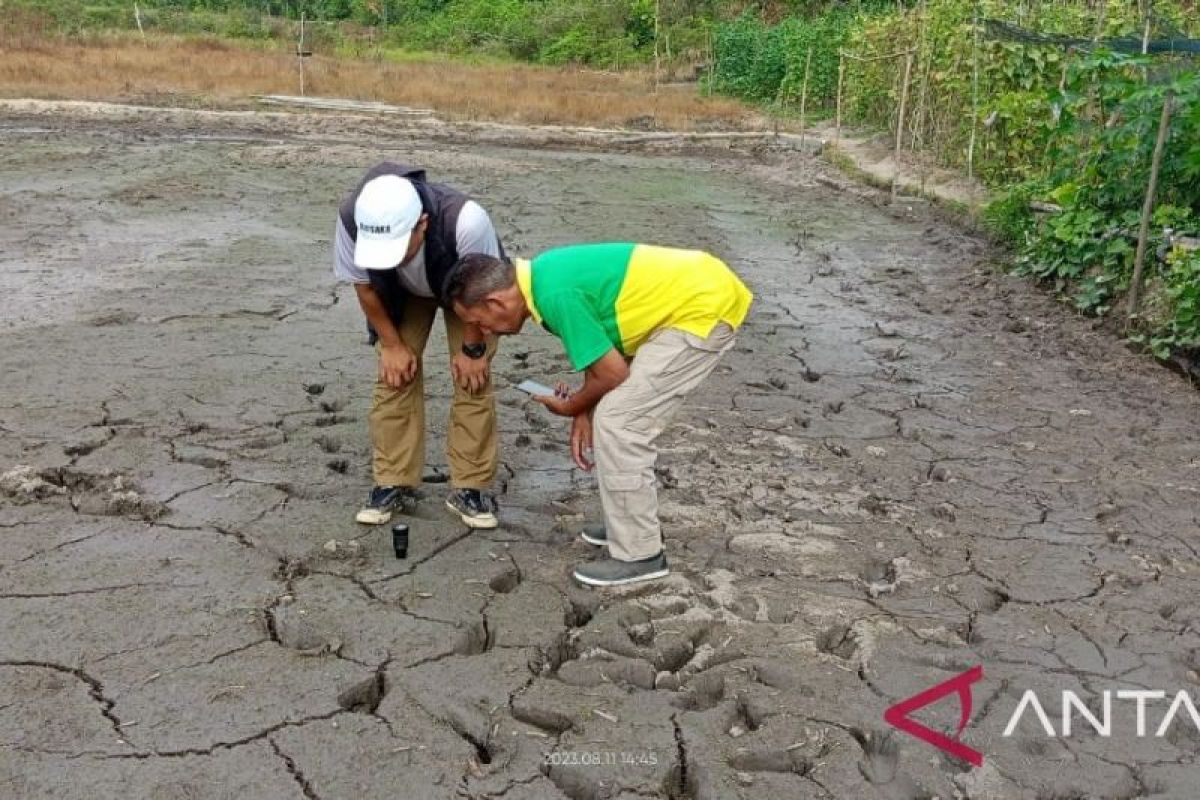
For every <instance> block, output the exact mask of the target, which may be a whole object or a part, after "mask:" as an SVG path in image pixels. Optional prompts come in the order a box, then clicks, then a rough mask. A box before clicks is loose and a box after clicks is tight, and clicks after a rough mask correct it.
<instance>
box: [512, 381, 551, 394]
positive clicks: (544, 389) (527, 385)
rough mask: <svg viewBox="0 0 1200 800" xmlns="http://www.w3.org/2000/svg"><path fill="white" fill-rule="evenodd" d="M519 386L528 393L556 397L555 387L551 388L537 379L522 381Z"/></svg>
mask: <svg viewBox="0 0 1200 800" xmlns="http://www.w3.org/2000/svg"><path fill="white" fill-rule="evenodd" d="M517 388H518V389H520V390H521V391H522V392H525V393H526V394H532V395H541V396H543V397H554V390H553V389H551V388H550V387H549V386H544V385H542V384H540V383H538V382H537V381H521V382H520V383H518V384H517Z"/></svg>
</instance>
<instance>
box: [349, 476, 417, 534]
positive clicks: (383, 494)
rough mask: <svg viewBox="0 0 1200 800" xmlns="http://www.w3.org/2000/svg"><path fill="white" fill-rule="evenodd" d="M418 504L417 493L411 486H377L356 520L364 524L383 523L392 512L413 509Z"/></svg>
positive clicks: (388, 518)
mask: <svg viewBox="0 0 1200 800" xmlns="http://www.w3.org/2000/svg"><path fill="white" fill-rule="evenodd" d="M416 505H417V493H416V491H415V490H414V489H413V488H412V487H411V486H376V487H374V488H373V489H371V494H370V495H368V497H367V504H366V505H364V506H363V507H362V508H361V509H360V510H359V512H358V513H357V514H355V515H354V520H355V521H356V522H361V523H362V524H363V525H383V524H385V523H387V521H388V520H390V519H391V518H392V512H394V511H401V512H403V511H411V510H412V509H414V508H416Z"/></svg>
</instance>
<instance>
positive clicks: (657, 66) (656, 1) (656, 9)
mask: <svg viewBox="0 0 1200 800" xmlns="http://www.w3.org/2000/svg"><path fill="white" fill-rule="evenodd" d="M658 13H659V0H654V93H655V94H658V72H659V69H661V63H660V61H659V55H658Z"/></svg>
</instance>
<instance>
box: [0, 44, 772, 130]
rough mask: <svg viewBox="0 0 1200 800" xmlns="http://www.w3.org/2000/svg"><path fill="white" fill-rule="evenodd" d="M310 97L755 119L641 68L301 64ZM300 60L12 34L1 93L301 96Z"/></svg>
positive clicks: (235, 50) (517, 113) (564, 117)
mask: <svg viewBox="0 0 1200 800" xmlns="http://www.w3.org/2000/svg"><path fill="white" fill-rule="evenodd" d="M305 73H306V93H307V94H309V95H312V96H321V97H337V98H346V99H354V100H377V101H381V102H385V103H393V104H397V105H405V106H415V107H421V108H431V109H434V110H435V111H437V112H439V114H441V115H443V116H447V117H451V118H459V119H472V120H496V121H505V122H520V123H529V124H563V125H596V126H615V127H635V128H651V127H653V128H664V129H672V130H697V129H700V130H705V129H709V130H724V129H741V128H748V127H755V126H758V125H760V124H761V122H762V120H761V118H760V117H759V115H758V114H756V113H755V111H754V109H752V108H750V107H748V106H746V105H744V104H742V103H739V102H736V101H734V100H727V99H720V98H706V97H701V96H700V95H699V93H698V92H697V89H696V87H695V85H690V84H685V85H670V86H662V87H660V88H659V91H658V92H657V93H655V92H654V91H653V86H652V84H651V82H650V80H649V77H648V76H647V75H646V74H639V73H604V72H596V71H590V70H581V69H568V68H548V67H537V66H530V65H522V64H508V63H502V64H466V63H456V62H453V61H441V60H438V61H435V60H411V61H396V60H387V59H384V58H378V59H373V60H372V59H339V58H332V57H324V56H314V57H312V58H309V59H306V60H305ZM298 93H299V77H298V71H297V59H296V57H295V56H294V55H293V54H291V53H289V52H287V51H284V50H282V49H263V48H262V47H259V48H257V49H256V48H255V47H253V46H249V45H242V44H240V43H233V42H227V41H221V40H217V39H211V38H178V37H165V36H158V37H152V38H150V39H149V40H148V42H146V43H145V44H143V43H142V42H141V41H140V40H139V39H137V38H136V36H134V37H130V36H127V35H112V36H98V37H91V38H86V39H58V38H53V37H47V36H40V35H25V36H13V37H9V41H8V42H7V45H6V46H5V47H4V48H3V49H0V96H3V97H35V98H45V99H79V100H118V101H141V102H146V101H148V100H149V101H153V100H155V99H161V98H162V97H163V96H168V97H171V98H173V101H174V102H178V101H179V100H180V96H181V95H182V96H183V97H185V98H191V100H192V102H201V103H206V104H212V105H218V106H220V105H228V104H237V103H239V102H241V101H244V100H245V99H246V98H248V97H249V96H251V95H255V94H298Z"/></svg>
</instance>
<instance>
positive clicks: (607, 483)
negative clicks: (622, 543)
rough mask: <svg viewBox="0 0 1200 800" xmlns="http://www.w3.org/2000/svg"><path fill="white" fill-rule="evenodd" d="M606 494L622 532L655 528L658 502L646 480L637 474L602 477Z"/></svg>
mask: <svg viewBox="0 0 1200 800" xmlns="http://www.w3.org/2000/svg"><path fill="white" fill-rule="evenodd" d="M600 480H601V481H603V482H604V492H605V494H607V495H608V499H609V500H610V501H612V502H611V505H612V509H613V511H615V512H616V514H615V515H614V516H615V517H616V520H614V521H615V522H616V523H617V527H619V528H620V529H621V530H631V529H632V530H638V529H644V528H645V527H646V526H647V525H650V526H653V525H654V523H655V520H656V519H657V517H658V508H657V506H658V502H657V499H656V497H655V494H654V492H652V491H650V490H649V487H647V486H646V479H645V478H643V477H642V475H641V474H640V473H637V472H615V473H611V474H609V475H602V476H601V478H600Z"/></svg>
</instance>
